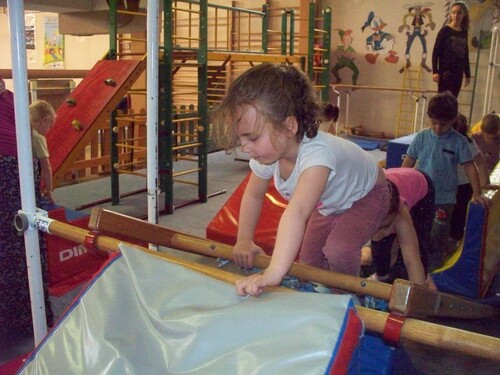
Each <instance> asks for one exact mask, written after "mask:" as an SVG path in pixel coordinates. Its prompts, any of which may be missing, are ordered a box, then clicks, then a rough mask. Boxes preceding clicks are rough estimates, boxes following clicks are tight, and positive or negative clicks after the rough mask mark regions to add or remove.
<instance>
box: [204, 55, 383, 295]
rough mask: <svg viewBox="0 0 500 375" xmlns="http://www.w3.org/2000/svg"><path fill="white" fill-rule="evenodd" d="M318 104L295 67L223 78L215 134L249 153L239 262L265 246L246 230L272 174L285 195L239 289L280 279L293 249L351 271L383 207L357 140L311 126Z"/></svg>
mask: <svg viewBox="0 0 500 375" xmlns="http://www.w3.org/2000/svg"><path fill="white" fill-rule="evenodd" d="M319 111H320V105H319V102H318V100H317V98H316V96H315V91H314V88H313V85H312V83H311V81H310V80H309V78H308V77H307V76H306V75H305V74H304V73H303V72H301V71H300V70H299V69H298V68H296V67H294V66H289V65H273V64H261V65H257V66H255V67H253V68H250V69H249V70H247V71H246V72H244V73H243V74H242V75H241V76H239V77H238V78H237V79H236V80H235V81H234V82H233V83H232V84H231V86H230V87H229V90H228V92H227V95H226V97H225V98H224V100H223V101H222V103H221V104H220V106H219V107H218V109H217V110H216V112H215V118H214V124H215V127H214V135H215V137H216V139H217V140H218V142H219V143H222V144H223V145H224V146H225V147H226V148H234V147H236V146H237V145H238V143H239V144H241V148H242V150H243V151H245V152H247V153H248V154H249V155H250V157H251V160H250V168H251V170H252V174H251V177H250V179H249V182H248V185H247V187H246V189H245V192H244V194H243V198H242V200H241V206H240V216H239V226H238V234H237V242H236V244H235V246H234V248H233V255H234V261H235V263H236V264H237V265H239V266H241V267H244V268H252V266H253V258H254V255H255V254H259V253H260V254H261V253H264V252H263V250H262V249H261V248H260V247H258V246H257V245H256V244H255V242H254V232H255V227H256V225H257V222H258V219H259V216H260V213H261V207H262V202H263V199H264V196H265V194H266V192H267V190H268V187H269V181H270V179H271V178H272V179H273V180H274V184H275V186H276V189H277V190H278V192H279V193H280V194H281V195H282V196H283V197H284V198H285V199H286V200H288V205H287V207H286V209H285V211H284V212H283V215H282V217H281V219H280V223H279V226H278V231H277V235H276V243H275V247H274V251H273V255H272V258H271V262H270V264H269V267H268V268H267V269H266V270H265V271H264V272H263V273H259V274H253V275H251V276H248V277H246V278H244V279H242V280H239V281H238V282H237V283H236V291H237V293H238V294H239V295H253V296H257V295H259V294H260V293H261V292H262V291H263V288H265V287H266V286H272V285H278V284H279V283H280V282H281V279H282V278H283V276H285V274H286V273H287V272H288V270H289V268H290V266H291V265H292V264H293V262H294V260H295V258H296V256H297V253H299V250H300V262H302V263H305V264H308V265H311V266H315V267H321V268H327V269H330V270H332V271H335V272H339V273H344V274H349V275H354V276H358V275H359V271H360V258H361V256H360V254H361V247H362V246H363V245H364V244H365V243H366V242H367V241H368V240H369V239H370V237H371V236H372V234H373V233H375V231H376V230H377V229H378V228H379V227H380V224H381V222H382V220H383V218H384V217H385V215H386V213H387V209H388V205H389V199H390V197H389V189H388V187H387V181H386V179H385V175H384V172H383V170H382V169H381V168H380V167H379V166H378V164H377V161H376V160H375V158H373V157H372V156H371V155H370V154H369V153H367V152H366V151H364V150H362V149H361V148H360V147H359V146H357V145H356V144H354V143H352V142H350V141H347V140H344V139H342V138H340V137H335V136H333V135H331V134H328V133H324V132H318V125H319V120H318V115H319ZM238 141H239V142H238Z"/></svg>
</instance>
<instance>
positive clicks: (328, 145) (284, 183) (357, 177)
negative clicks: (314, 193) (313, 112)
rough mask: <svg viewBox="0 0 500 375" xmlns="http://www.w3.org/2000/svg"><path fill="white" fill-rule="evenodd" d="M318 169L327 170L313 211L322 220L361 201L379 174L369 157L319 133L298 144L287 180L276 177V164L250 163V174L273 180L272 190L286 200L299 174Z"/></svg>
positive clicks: (342, 141)
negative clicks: (318, 213) (292, 167)
mask: <svg viewBox="0 0 500 375" xmlns="http://www.w3.org/2000/svg"><path fill="white" fill-rule="evenodd" d="M319 165H321V166H325V167H328V168H329V169H330V175H329V176H328V182H327V185H326V187H325V190H324V191H323V194H322V196H321V199H320V201H319V202H318V206H317V207H316V208H317V209H318V210H319V212H320V213H321V214H322V215H324V216H327V215H331V214H333V213H342V212H344V211H346V210H347V209H348V208H350V207H351V206H352V204H353V203H354V202H356V201H357V200H359V199H361V198H363V197H365V196H366V195H367V194H368V193H369V192H370V191H371V190H372V188H373V187H374V186H375V183H376V181H377V177H378V172H379V166H378V164H377V161H376V160H375V158H374V157H373V156H372V155H371V154H370V153H368V152H367V151H365V150H363V149H362V148H361V147H359V146H358V145H357V144H355V143H353V142H351V141H348V140H346V139H343V138H340V137H337V136H334V135H331V134H328V133H324V132H322V131H319V132H318V135H317V136H316V137H314V138H312V139H309V138H307V137H304V139H303V140H302V141H301V143H300V147H299V153H298V156H297V160H296V163H295V168H294V169H293V171H292V173H291V175H290V177H289V178H288V179H287V180H283V179H282V178H281V177H280V175H279V161H278V162H276V163H274V164H271V165H264V164H260V163H259V162H258V161H256V160H254V159H251V160H250V168H251V169H252V171H253V173H255V174H256V175H257V176H258V177H260V178H262V179H266V180H269V179H271V178H274V185H275V187H276V190H277V191H278V192H279V193H280V194H281V196H283V198H285V199H286V200H290V199H291V197H292V195H293V192H294V191H295V187H296V186H297V183H298V181H299V177H300V175H301V173H302V172H303V171H305V170H306V169H307V168H309V167H313V166H319Z"/></svg>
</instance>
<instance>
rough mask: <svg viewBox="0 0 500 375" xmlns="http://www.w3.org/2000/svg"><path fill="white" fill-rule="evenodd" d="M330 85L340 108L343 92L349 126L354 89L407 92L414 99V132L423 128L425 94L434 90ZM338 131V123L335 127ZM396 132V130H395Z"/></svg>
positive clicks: (425, 103) (346, 125)
mask: <svg viewBox="0 0 500 375" xmlns="http://www.w3.org/2000/svg"><path fill="white" fill-rule="evenodd" d="M330 87H331V88H332V90H333V93H334V94H335V95H337V106H338V107H339V109H341V105H340V102H341V95H342V93H345V95H346V106H345V107H346V108H345V127H346V128H348V127H349V111H350V97H351V94H352V91H354V90H356V91H358V90H373V91H378V92H380V91H392V92H400V93H407V94H408V95H409V96H411V97H412V98H413V99H414V101H415V114H414V118H413V126H412V133H415V132H417V131H419V130H421V129H423V128H424V119H425V116H424V115H425V109H426V106H427V96H426V94H430V93H432V94H434V93H436V91H432V90H417V89H408V88H397V87H383V86H360V85H344V84H331V85H330ZM335 130H336V131H337V132H338V123H337V126H336V129H335ZM395 134H397V131H395Z"/></svg>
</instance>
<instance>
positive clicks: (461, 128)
mask: <svg viewBox="0 0 500 375" xmlns="http://www.w3.org/2000/svg"><path fill="white" fill-rule="evenodd" d="M453 128H454V129H455V130H456V131H457V132H459V133H460V134H462V135H463V136H464V137H466V138H467V141H468V142H469V148H470V151H471V153H472V157H473V158H474V163H476V166H477V169H478V171H479V181H480V183H481V186H482V187H485V186H488V185H489V183H490V178H489V173H488V168H487V167H486V163H485V161H484V158H483V156H482V155H481V153H480V152H479V149H478V147H477V145H476V142H475V141H474V140H473V139H472V138H470V128H469V125H468V121H467V117H465V116H464V115H463V114H461V113H459V114H458V116H457V119H456V120H455V122H454V123H453ZM457 168H458V170H457V172H458V187H457V199H456V203H455V207H454V208H453V214H452V216H451V221H450V237H451V239H452V241H451V243H450V246H449V248H448V250H449V251H450V252H453V251H454V250H455V248H456V243H457V242H458V241H460V240H461V239H462V237H463V236H464V229H465V221H466V218H467V207H468V206H469V201H470V200H471V198H472V186H471V184H470V183H469V180H468V178H467V175H466V174H465V171H464V168H463V167H462V166H461V165H459V166H458V167H457Z"/></svg>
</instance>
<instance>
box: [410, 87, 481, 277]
mask: <svg viewBox="0 0 500 375" xmlns="http://www.w3.org/2000/svg"><path fill="white" fill-rule="evenodd" d="M427 115H428V116H429V118H430V120H431V127H430V128H427V129H424V130H421V131H419V132H418V133H417V134H416V136H415V138H414V139H413V141H412V143H411V144H410V147H409V148H408V151H407V155H406V157H405V159H404V160H403V165H402V166H403V167H410V168H412V167H414V166H415V164H416V163H417V161H418V164H417V169H418V170H420V171H422V172H424V173H426V174H427V175H428V176H429V177H430V178H431V180H432V182H433V183H434V189H435V220H434V225H433V227H432V233H431V252H430V265H429V269H430V271H433V270H435V269H437V268H439V267H441V265H442V263H443V255H444V254H443V251H445V252H447V246H448V239H449V234H450V219H451V215H452V213H453V207H454V205H455V202H456V194H457V186H458V173H457V166H458V165H459V164H461V165H463V167H464V170H465V173H466V174H467V177H468V179H469V182H470V184H471V186H472V200H473V201H474V202H476V203H480V204H482V205H488V204H489V200H488V199H487V198H486V197H485V196H483V195H482V192H481V185H480V182H479V174H478V171H477V168H476V165H475V163H474V160H473V158H472V154H471V152H470V148H469V142H467V138H465V137H464V136H462V135H461V134H459V133H458V132H457V131H455V130H454V129H453V123H454V121H455V119H456V118H457V115H458V102H457V99H456V98H455V97H454V96H453V95H452V94H451V93H450V92H445V93H441V94H437V95H436V96H434V97H432V98H431V100H430V101H429V106H428V109H427Z"/></svg>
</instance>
